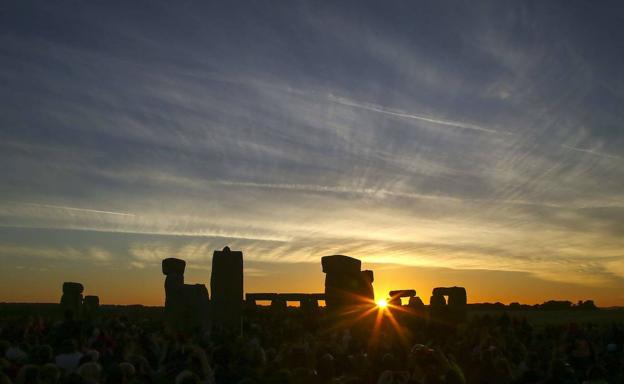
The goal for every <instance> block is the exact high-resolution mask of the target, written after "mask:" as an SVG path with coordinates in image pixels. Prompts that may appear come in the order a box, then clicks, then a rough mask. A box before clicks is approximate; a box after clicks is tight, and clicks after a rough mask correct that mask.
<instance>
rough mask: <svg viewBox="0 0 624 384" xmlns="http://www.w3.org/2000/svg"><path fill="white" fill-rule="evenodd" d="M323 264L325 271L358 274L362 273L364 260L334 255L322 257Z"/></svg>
mask: <svg viewBox="0 0 624 384" xmlns="http://www.w3.org/2000/svg"><path fill="white" fill-rule="evenodd" d="M321 266H322V267H323V272H324V273H337V274H356V273H360V269H361V268H362V262H361V261H360V260H358V259H356V258H353V257H350V256H344V255H333V256H323V257H321Z"/></svg>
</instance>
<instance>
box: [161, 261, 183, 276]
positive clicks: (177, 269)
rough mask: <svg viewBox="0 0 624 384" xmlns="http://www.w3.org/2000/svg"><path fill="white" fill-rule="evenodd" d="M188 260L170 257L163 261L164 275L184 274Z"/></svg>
mask: <svg viewBox="0 0 624 384" xmlns="http://www.w3.org/2000/svg"><path fill="white" fill-rule="evenodd" d="M185 268H186V261H184V260H181V259H176V258H174V257H170V258H168V259H164V260H163V261H162V272H163V275H167V276H168V275H184V269H185Z"/></svg>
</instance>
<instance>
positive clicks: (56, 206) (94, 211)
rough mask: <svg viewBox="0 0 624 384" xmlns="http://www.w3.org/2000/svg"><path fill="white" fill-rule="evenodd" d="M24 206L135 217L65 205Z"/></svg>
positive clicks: (125, 213)
mask: <svg viewBox="0 0 624 384" xmlns="http://www.w3.org/2000/svg"><path fill="white" fill-rule="evenodd" d="M22 204H23V205H25V206H28V207H37V208H50V209H60V210H64V211H70V212H72V211H73V212H82V213H102V214H105V215H116V216H129V217H132V216H135V215H134V214H133V213H127V212H115V211H102V210H98V209H89V208H77V207H67V206H63V205H50V204H37V203H22Z"/></svg>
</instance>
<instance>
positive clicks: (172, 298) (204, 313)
mask: <svg viewBox="0 0 624 384" xmlns="http://www.w3.org/2000/svg"><path fill="white" fill-rule="evenodd" d="M185 267H186V262H185V261H184V260H181V259H176V258H168V259H164V260H163V261H162V271H163V274H165V275H166V276H167V277H166V278H165V318H166V320H167V323H168V324H169V326H170V327H172V328H174V329H176V330H178V331H184V332H193V331H195V330H199V329H207V328H209V327H210V299H209V296H208V290H207V289H206V286H205V285H204V284H184V270H185Z"/></svg>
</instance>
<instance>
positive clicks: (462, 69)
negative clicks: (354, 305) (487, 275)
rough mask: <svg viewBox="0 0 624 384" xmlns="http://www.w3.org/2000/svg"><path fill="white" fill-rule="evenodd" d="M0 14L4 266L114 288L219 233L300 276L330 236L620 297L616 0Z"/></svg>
mask: <svg viewBox="0 0 624 384" xmlns="http://www.w3.org/2000/svg"><path fill="white" fill-rule="evenodd" d="M0 20H1V21H0V103H1V104H0V105H2V107H1V110H2V113H1V114H0V166H1V169H2V172H1V173H0V258H2V260H3V263H4V265H6V266H7V267H6V268H2V271H1V272H0V277H3V275H4V277H5V281H8V280H7V278H8V276H12V277H13V278H15V276H18V277H19V276H27V275H28V274H36V273H39V274H41V275H42V277H41V292H54V294H56V290H57V286H58V285H59V284H60V281H62V280H63V279H66V278H70V277H71V278H78V279H83V280H85V279H88V276H92V275H95V274H97V273H104V274H107V275H109V276H120V277H123V278H120V282H119V283H117V284H119V285H120V286H123V284H124V283H123V281H125V280H127V279H128V278H131V276H133V275H134V274H137V273H146V270H149V271H151V272H153V273H154V274H155V275H156V276H155V277H154V278H155V279H160V278H161V276H159V275H158V274H157V273H156V272H154V271H156V268H157V266H158V263H159V261H160V259H162V258H164V257H169V256H177V257H182V258H185V259H187V260H189V262H192V263H194V264H195V265H196V266H197V267H198V268H199V269H200V270H201V268H208V269H209V265H210V258H211V254H212V250H213V249H219V248H221V247H223V246H224V245H226V244H229V245H230V246H231V247H233V248H237V249H242V250H243V251H245V256H246V260H248V261H249V268H248V274H249V276H252V275H254V276H256V277H258V278H259V277H261V276H267V275H270V274H271V273H276V272H275V271H277V270H289V268H292V266H295V265H299V266H300V268H299V269H297V271H299V272H300V273H302V274H305V273H306V271H308V270H309V268H310V267H309V266H310V265H312V264H314V265H315V267H314V268H315V269H314V273H316V275H314V276H315V277H314V279H316V280H314V281H317V280H318V286H321V287H322V278H323V275H322V274H321V273H320V271H317V270H316V267H318V265H316V264H318V261H319V258H320V257H321V256H323V255H326V254H333V253H345V254H349V255H352V256H355V257H360V258H362V259H363V260H364V261H365V262H366V263H375V264H380V265H382V264H383V265H395V266H396V265H399V266H404V267H405V268H434V269H435V268H446V269H450V270H452V271H464V272H465V274H466V275H465V276H468V275H469V274H470V273H473V272H474V271H491V273H509V276H522V277H517V278H518V279H534V280H536V281H540V282H542V283H543V284H546V285H545V286H548V287H550V288H549V289H553V291H552V292H555V291H556V288H555V285H556V284H564V285H560V286H559V287H563V286H565V284H573V285H574V286H575V287H576V288H577V289H578V291H579V292H582V290H583V289H586V290H590V289H591V290H592V291H591V292H592V294H594V295H596V296H598V297H599V298H600V300H602V302H605V303H609V304H624V297H623V296H622V294H621V293H620V292H622V288H624V261H623V260H624V259H623V257H624V240H623V239H624V237H623V236H622V235H623V234H624V225H622V223H623V222H624V167H623V165H624V128H623V127H622V122H623V121H624V109H622V107H621V106H622V105H623V101H624V74H623V72H622V70H621V68H624V36H623V34H624V30H623V29H622V28H621V25H622V22H623V21H624V9H623V7H622V6H621V5H620V4H619V3H618V2H604V3H600V5H597V4H595V3H589V2H581V1H553V2H539V1H528V2H501V1H491V2H481V1H479V2H438V1H430V2H398V1H397V2H394V1H392V2H361V1H357V2H356V1H352V2H338V3H335V2H326V3H320V2H306V1H289V2H278V3H271V4H270V6H269V4H268V3H266V2H261V1H255V2H223V3H217V2H210V3H209V4H205V3H204V2H194V1H189V2H184V3H178V2H176V3H170V2H161V1H145V2H132V4H129V3H127V2H78V1H61V2H46V1H40V2H35V1H15V2H13V1H8V2H3V5H2V6H1V7H0ZM68 263H69V264H71V265H72V266H73V267H72V268H74V267H75V268H74V269H75V272H71V273H70V272H68V270H69V268H68V267H66V266H67V265H68ZM254 263H257V265H255V264H254ZM288 265H290V266H288ZM318 269H320V267H319V268H318ZM390 270H391V269H390ZM141 271H143V272H141ZM299 272H298V273H299ZM310 273H311V272H310ZM380 273H381V272H379V273H378V275H379V274H380ZM388 274H391V272H388ZM518 274H520V275H518ZM44 275H45V276H44ZM454 276H455V275H454ZM457 276H459V277H457V279H458V282H457V283H458V284H461V283H462V281H461V280H462V277H461V276H462V275H461V274H460V275H457ZM197 278H200V279H201V276H198V277H197ZM267 278H268V279H270V276H269V277H267ZM204 279H205V277H204ZM466 279H468V277H466ZM273 280H275V279H273ZM11 281H14V280H11ZM530 281H533V280H530ZM434 283H435V277H433V278H432V282H431V284H434ZM11 284H17V283H16V282H11V283H9V282H6V283H4V288H3V291H4V292H14V288H15V287H14V286H12V285H11ZM85 284H87V285H88V282H85ZM254 284H256V285H254ZM257 284H259V283H258V282H254V283H252V284H251V285H250V284H248V287H249V289H252V290H253V289H254V287H255V286H257ZM276 284H277V288H276V289H278V290H281V291H284V290H288V289H289V286H287V285H284V284H282V285H280V284H278V283H276ZM414 284H415V285H417V282H415V283H414ZM553 284H555V285H553ZM303 288H305V287H302V289H303ZM313 288H317V287H316V286H314V287H313ZM469 288H470V287H469ZM102 289H104V288H102ZM155 289H157V290H160V289H161V288H160V286H158V287H157V288H155ZM311 289H312V288H311ZM477 289H478V287H474V289H473V291H474V290H477ZM527 289H528V288H527ZM4 292H3V294H2V295H1V296H0V300H3V299H4V300H13V299H15V298H16V297H17V296H12V295H14V293H4ZM469 292H470V290H469ZM557 292H558V291H557ZM550 293H551V292H550V291H548V290H546V291H544V292H543V293H542V294H541V296H539V297H538V296H536V295H537V294H536V293H535V294H534V293H531V295H525V296H520V297H521V298H526V300H531V298H532V299H534V300H538V299H541V298H542V297H543V298H545V299H546V298H550V296H549V295H550ZM46 295H47V294H46V293H38V294H33V295H32V298H33V300H44V299H47V298H48V296H46ZM155 295H156V293H155ZM157 295H161V293H160V292H158V293H157ZM618 295H619V296H618ZM158 297H160V296H158ZM483 297H484V298H487V299H491V297H489V296H487V295H484V296H483ZM19 298H22V296H19ZM27 298H28V297H27ZM136 299H137V300H139V299H142V297H140V298H139V297H137V298H136ZM506 299H507V297H502V298H501V299H500V300H501V301H505V300H506Z"/></svg>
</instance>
